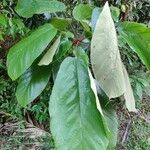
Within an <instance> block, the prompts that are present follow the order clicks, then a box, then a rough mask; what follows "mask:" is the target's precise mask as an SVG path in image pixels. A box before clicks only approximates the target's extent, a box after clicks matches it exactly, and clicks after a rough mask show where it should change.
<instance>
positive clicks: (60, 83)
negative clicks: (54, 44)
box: [49, 57, 108, 150]
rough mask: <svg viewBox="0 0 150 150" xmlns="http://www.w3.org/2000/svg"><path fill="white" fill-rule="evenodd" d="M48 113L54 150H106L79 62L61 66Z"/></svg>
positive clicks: (69, 61) (70, 60) (84, 68)
mask: <svg viewBox="0 0 150 150" xmlns="http://www.w3.org/2000/svg"><path fill="white" fill-rule="evenodd" d="M49 111H50V116H51V131H52V135H53V137H54V141H55V146H56V149H57V150H62V149H68V150H99V149H103V150H106V148H107V146H108V139H107V137H106V134H105V128H104V126H103V123H102V119H101V116H100V113H99V111H98V110H97V107H96V100H95V95H94V93H93V91H92V89H91V86H90V80H89V76H88V68H87V65H86V64H85V63H84V61H82V60H81V59H79V58H71V57H69V58H66V59H65V60H64V61H63V63H62V64H61V66H60V70H59V72H58V74H57V78H56V80H55V84H54V87H53V90H52V95H51V97H50V104H49Z"/></svg>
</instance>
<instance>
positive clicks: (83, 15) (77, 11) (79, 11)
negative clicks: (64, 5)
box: [73, 4, 92, 21]
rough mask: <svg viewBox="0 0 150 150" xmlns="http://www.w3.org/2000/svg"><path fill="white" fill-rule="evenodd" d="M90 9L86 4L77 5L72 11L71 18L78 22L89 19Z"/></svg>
mask: <svg viewBox="0 0 150 150" xmlns="http://www.w3.org/2000/svg"><path fill="white" fill-rule="evenodd" d="M91 15H92V8H91V6H89V5H88V4H79V5H77V6H76V7H75V8H74V10H73V17H74V18H75V19H76V20H78V21H83V20H87V19H90V18H91Z"/></svg>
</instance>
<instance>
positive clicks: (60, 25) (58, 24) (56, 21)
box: [50, 18, 72, 30]
mask: <svg viewBox="0 0 150 150" xmlns="http://www.w3.org/2000/svg"><path fill="white" fill-rule="evenodd" d="M71 22H72V20H71V19H70V18H65V19H64V18H52V19H51V20H50V23H51V24H52V25H53V26H54V27H55V28H57V29H58V30H65V29H66V28H67V27H68V26H69V25H70V24H71Z"/></svg>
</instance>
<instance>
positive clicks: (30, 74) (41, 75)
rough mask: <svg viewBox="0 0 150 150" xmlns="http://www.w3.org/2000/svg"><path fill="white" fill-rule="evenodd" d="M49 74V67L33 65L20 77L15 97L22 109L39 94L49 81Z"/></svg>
mask: <svg viewBox="0 0 150 150" xmlns="http://www.w3.org/2000/svg"><path fill="white" fill-rule="evenodd" d="M50 72H51V69H50V67H49V66H44V67H43V66H42V67H39V66H37V65H33V66H32V67H30V68H29V69H28V70H27V71H26V72H25V74H23V75H22V76H21V78H20V79H19V82H18V86H17V91H16V97H17V100H18V103H19V104H20V105H21V106H22V107H25V106H26V105H27V104H29V103H31V102H32V101H33V100H34V99H35V98H36V97H38V96H39V95H40V94H41V92H42V91H43V90H44V89H45V87H46V85H47V83H48V81H49V78H50Z"/></svg>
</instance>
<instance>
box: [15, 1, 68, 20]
mask: <svg viewBox="0 0 150 150" xmlns="http://www.w3.org/2000/svg"><path fill="white" fill-rule="evenodd" d="M65 9H66V7H65V5H64V4H63V3H62V2H59V1H57V0H18V3H17V6H16V12H17V13H18V14H19V15H20V16H22V17H25V18H30V17H32V16H33V15H34V14H42V13H47V12H49V13H55V12H61V11H65Z"/></svg>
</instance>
